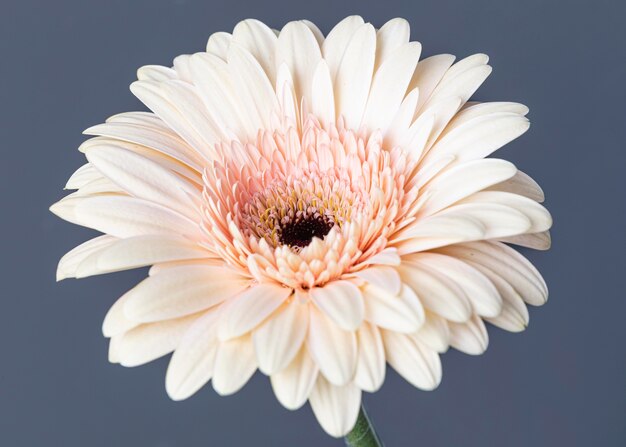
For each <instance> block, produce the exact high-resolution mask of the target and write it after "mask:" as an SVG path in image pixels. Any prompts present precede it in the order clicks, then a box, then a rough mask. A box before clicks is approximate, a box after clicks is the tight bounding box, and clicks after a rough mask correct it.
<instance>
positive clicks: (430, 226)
mask: <svg viewBox="0 0 626 447" xmlns="http://www.w3.org/2000/svg"><path fill="white" fill-rule="evenodd" d="M485 234H486V228H485V226H484V225H483V224H482V223H481V222H480V220H478V219H475V218H473V217H472V216H458V215H457V216H445V215H444V216H441V215H435V216H431V217H428V218H426V219H420V220H418V221H417V222H415V223H414V224H412V225H410V226H408V227H406V228H404V229H403V230H402V231H400V232H399V233H397V234H396V235H394V236H393V238H392V239H391V242H392V243H393V244H394V245H396V246H397V249H398V252H399V253H400V254H401V255H406V254H410V253H416V252H420V251H425V250H430V249H433V248H437V247H443V246H446V245H451V244H458V243H460V242H467V241H476V240H480V239H484V237H485Z"/></svg>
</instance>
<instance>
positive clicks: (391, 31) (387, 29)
mask: <svg viewBox="0 0 626 447" xmlns="http://www.w3.org/2000/svg"><path fill="white" fill-rule="evenodd" d="M410 37H411V29H410V27H409V22H407V21H406V20H405V19H402V18H399V17H398V18H395V19H391V20H389V21H388V22H387V23H385V24H384V25H383V26H381V27H380V29H379V30H378V32H377V33H376V69H378V67H380V66H381V65H382V64H383V63H384V62H385V61H386V60H387V59H388V58H389V56H390V55H391V54H392V53H393V52H394V51H395V50H397V49H398V48H400V47H401V46H402V45H404V44H406V43H408V41H409V38H410ZM411 74H412V73H411Z"/></svg>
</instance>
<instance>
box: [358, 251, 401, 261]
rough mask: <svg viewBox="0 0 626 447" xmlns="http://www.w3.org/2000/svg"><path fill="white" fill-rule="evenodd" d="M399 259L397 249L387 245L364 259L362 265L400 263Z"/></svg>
mask: <svg viewBox="0 0 626 447" xmlns="http://www.w3.org/2000/svg"><path fill="white" fill-rule="evenodd" d="M400 262H401V259H400V256H398V250H396V249H395V248H393V247H387V248H385V249H384V250H382V251H381V252H379V253H377V254H375V255H374V256H372V257H371V258H368V259H367V260H366V261H364V262H363V263H362V264H363V265H400Z"/></svg>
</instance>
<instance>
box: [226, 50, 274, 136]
mask: <svg viewBox="0 0 626 447" xmlns="http://www.w3.org/2000/svg"><path fill="white" fill-rule="evenodd" d="M228 68H229V70H230V73H231V79H232V81H233V83H234V85H235V88H236V89H237V93H238V96H239V98H240V101H242V102H243V103H244V104H246V109H247V112H248V114H249V115H250V116H251V121H252V123H253V125H254V126H256V127H258V128H263V127H265V128H269V127H270V118H271V116H272V114H273V113H276V112H278V101H277V99H276V93H275V92H274V87H273V84H272V82H271V81H270V80H269V79H268V77H267V75H266V74H265V72H264V71H263V68H262V67H261V65H259V63H258V62H257V60H256V59H255V58H254V57H253V56H252V55H251V54H250V53H249V52H248V51H247V50H246V49H245V48H243V47H241V46H239V45H237V44H233V45H231V46H230V49H229V50H228Z"/></svg>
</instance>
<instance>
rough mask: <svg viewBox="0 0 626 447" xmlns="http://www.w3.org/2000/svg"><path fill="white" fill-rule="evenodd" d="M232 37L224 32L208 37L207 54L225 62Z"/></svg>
mask: <svg viewBox="0 0 626 447" xmlns="http://www.w3.org/2000/svg"><path fill="white" fill-rule="evenodd" d="M232 37H233V36H231V35H230V34H228V33H224V32H219V33H213V34H211V37H209V41H208V42H207V44H206V51H207V53H211V54H214V55H215V56H218V57H220V58H222V59H224V60H226V54H227V53H228V48H229V47H230V42H231V40H232Z"/></svg>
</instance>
